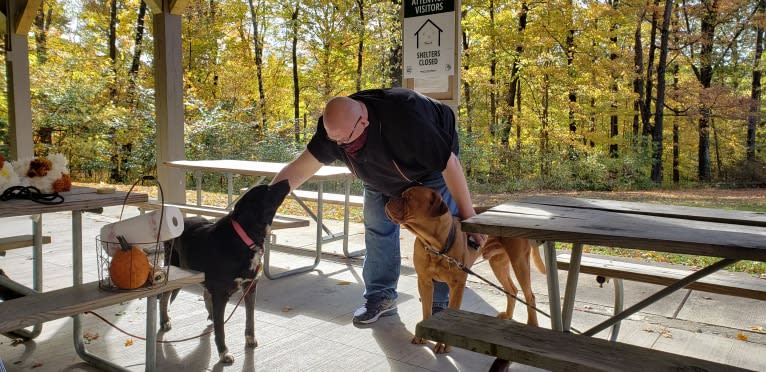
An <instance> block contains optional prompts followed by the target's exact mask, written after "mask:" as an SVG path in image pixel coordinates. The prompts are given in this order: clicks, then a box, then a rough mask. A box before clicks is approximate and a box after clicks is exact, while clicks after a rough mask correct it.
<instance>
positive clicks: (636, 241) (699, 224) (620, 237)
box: [419, 196, 766, 370]
mask: <svg viewBox="0 0 766 372" xmlns="http://www.w3.org/2000/svg"><path fill="white" fill-rule="evenodd" d="M462 228H463V231H466V232H477V233H483V234H488V235H495V236H504V237H515V238H527V239H535V240H540V241H544V242H545V249H544V253H545V255H544V256H545V263H546V268H547V270H546V279H547V287H548V288H547V289H548V298H549V300H550V317H551V328H552V329H553V330H554V331H562V332H565V333H570V332H571V331H572V330H571V320H572V313H573V309H574V299H575V294H576V293H575V292H576V288H577V281H578V276H579V273H580V264H581V261H582V258H583V257H582V251H583V245H584V244H589V245H597V246H605V247H619V248H628V249H639V250H650V251H659V252H670V253H677V254H688V255H697V256H711V257H717V258H720V259H719V260H718V261H716V262H714V263H713V264H711V265H709V266H707V267H704V268H701V269H700V270H698V271H694V272H691V273H690V274H689V275H686V276H684V277H681V278H679V279H678V280H675V281H674V282H672V283H671V284H668V285H667V286H666V287H664V288H662V289H660V290H659V291H658V292H657V293H654V294H652V295H650V296H649V297H647V298H645V299H644V300H641V301H639V302H638V303H636V304H634V305H632V306H630V307H629V308H627V309H624V310H622V311H620V312H617V313H616V314H614V315H612V316H610V317H608V319H606V320H605V321H603V322H601V323H599V324H597V325H595V326H592V327H591V328H590V329H587V330H585V331H583V332H582V335H583V336H593V335H595V334H597V333H599V332H600V331H602V330H604V329H606V328H608V327H610V326H612V325H614V324H616V323H618V322H619V321H621V320H623V319H625V318H627V317H628V316H630V315H631V314H634V313H636V312H637V311H640V310H641V309H643V308H645V307H646V306H649V305H650V304H652V303H655V302H656V301H658V300H660V299H662V298H665V297H666V296H668V295H670V294H671V293H673V292H675V291H677V290H679V289H681V288H684V287H686V286H688V285H690V284H692V283H695V282H697V281H698V280H700V279H702V278H705V277H706V276H708V275H711V274H713V273H715V272H718V271H719V270H722V269H724V268H725V267H727V266H729V265H731V264H733V263H735V262H737V261H740V260H755V261H762V262H763V261H766V214H765V213H760V212H745V211H728V210H727V211H724V210H718V209H711V208H696V207H683V206H672V205H658V204H649V203H636V202H623V201H614V200H595V199H583V198H570V197H551V196H536V197H532V198H527V199H523V200H521V201H516V202H507V203H503V204H501V205H498V206H496V207H493V208H491V209H489V210H488V211H486V212H484V213H481V214H479V215H477V216H474V217H471V218H469V219H467V220H465V221H463V222H462ZM556 242H559V243H570V244H571V246H572V251H571V254H570V255H568V256H567V257H568V258H569V263H568V266H567V268H568V270H569V272H568V274H567V279H566V287H565V293H564V299H563V304H562V302H561V297H560V293H559V282H558V281H559V279H558V273H557V270H556V268H557V260H556V249H555V243H556ZM764 285H766V283H764ZM760 287H761V288H759V289H758V292H759V293H763V285H761V286H760ZM440 315H441V314H436V315H435V316H434V317H432V318H431V319H429V320H426V321H424V322H422V323H421V325H419V332H421V333H422V334H424V335H427V336H432V337H434V336H438V337H441V338H440V340H444V339H449V340H452V341H455V340H460V341H459V342H461V343H462V346H464V347H465V346H468V347H469V348H470V349H471V350H485V352H488V351H491V350H496V351H497V353H498V354H500V353H501V351H499V350H503V351H502V353H505V354H504V355H505V356H506V357H508V358H511V357H515V358H521V357H520V356H518V355H525V356H524V357H523V358H525V359H523V360H522V362H526V363H529V364H531V365H535V366H538V367H542V368H551V367H556V366H559V367H561V366H562V365H566V366H567V368H575V367H577V366H579V367H585V368H607V369H611V368H615V367H616V366H619V365H620V364H619V360H620V359H619V358H618V359H617V360H618V362H617V364H611V365H608V364H604V360H605V358H604V356H605V353H606V351H605V350H604V347H609V345H610V344H614V345H615V346H614V350H609V353H612V351H615V350H618V349H619V350H620V351H619V353H617V354H621V355H622V356H621V357H620V358H621V359H623V360H624V359H630V355H631V354H635V355H636V356H638V355H643V353H644V350H640V349H641V348H629V350H627V349H623V345H624V344H622V343H619V342H612V343H608V342H607V343H606V344H604V343H602V342H601V341H603V340H598V339H593V341H592V342H591V341H587V342H584V341H585V340H584V339H582V338H580V340H582V341H583V342H582V345H581V346H582V347H583V348H587V347H592V350H591V351H590V352H588V351H585V350H581V351H580V352H579V354H578V359H577V360H573V359H571V358H572V357H571V356H569V357H567V356H566V355H564V354H565V353H556V352H555V350H553V351H552V350H551V349H550V348H547V347H546V346H544V345H542V344H540V345H538V346H530V343H527V342H526V340H521V341H520V340H513V341H509V338H510V337H511V334H510V333H509V334H507V335H505V337H504V336H503V335H502V334H495V333H498V332H497V329H501V328H502V329H508V330H510V329H511V328H513V329H514V330H516V328H518V327H520V326H519V325H509V326H507V327H506V326H505V325H501V324H498V325H496V326H497V328H495V329H487V330H486V331H485V332H474V333H475V334H477V335H476V336H475V337H472V336H467V335H469V334H470V332H473V331H472V329H473V328H475V325H472V324H473V323H471V322H475V321H477V319H476V317H474V316H473V315H470V314H463V313H460V314H454V313H448V314H444V316H441V317H440ZM461 316H462V317H465V318H466V321H465V327H464V328H465V330H464V331H455V330H454V329H455V328H457V327H458V326H457V325H456V322H458V321H462V320H461ZM477 316H478V315H477ZM432 319H433V320H432ZM482 321H484V322H488V320H486V319H484V320H482ZM440 322H443V323H444V324H439V323H440ZM447 323H449V324H447ZM514 323H515V322H514ZM450 327H452V328H451V329H450ZM493 331H495V332H493ZM458 332H461V333H460V334H459V335H458V334H457V333H458ZM530 332H531V331H530ZM535 332H536V331H535ZM539 337H549V338H550V341H551V342H565V343H570V342H574V341H567V340H569V339H568V338H567V339H562V337H561V336H557V335H556V334H555V333H554V334H549V335H548V336H545V335H540V336H539ZM566 337H569V335H567V336H566ZM577 337H581V336H579V335H578V336H577ZM480 338H481V340H479V339H480ZM489 340H491V341H489ZM474 341H478V342H474ZM455 342H458V341H455ZM530 342H531V341H530ZM548 344H550V343H548ZM543 349H545V350H543ZM509 350H510V351H509ZM657 353H659V352H657ZM498 354H496V355H498ZM618 357H619V355H618ZM517 361H518V360H517ZM560 363H563V364H560ZM653 363H657V364H656V367H657V368H659V369H664V368H666V367H668V366H671V367H670V368H675V367H673V366H676V367H677V366H687V367H689V366H704V365H706V361H702V360H694V359H689V360H678V359H675V356H673V355H667V353H665V354H657V356H656V358H655V359H654V360H651V361H650V360H648V359H646V361H645V362H644V364H643V366H642V365H636V366H633V367H635V368H639V369H640V368H646V369H650V370H651V369H652V367H651V366H653V365H654V364H653ZM710 367H711V368H713V369H718V368H721V366H716V365H711V366H710ZM622 368H627V369H631V368H629V367H628V366H627V365H622ZM706 368H707V367H706ZM724 368H726V367H724ZM732 368H733V367H732Z"/></svg>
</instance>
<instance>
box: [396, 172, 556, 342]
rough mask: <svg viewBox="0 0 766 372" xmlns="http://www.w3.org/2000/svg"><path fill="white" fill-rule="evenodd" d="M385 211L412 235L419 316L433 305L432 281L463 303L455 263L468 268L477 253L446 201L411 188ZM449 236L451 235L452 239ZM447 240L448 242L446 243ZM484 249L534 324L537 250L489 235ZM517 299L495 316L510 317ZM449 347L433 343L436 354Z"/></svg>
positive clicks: (462, 277)
mask: <svg viewBox="0 0 766 372" xmlns="http://www.w3.org/2000/svg"><path fill="white" fill-rule="evenodd" d="M386 214H387V215H388V217H389V218H390V219H391V220H392V221H393V222H394V223H397V224H400V225H401V226H403V227H405V228H406V229H408V230H409V231H410V232H412V233H413V234H415V250H414V253H413V263H414V266H415V271H416V272H417V274H418V292H419V294H420V302H421V306H422V308H423V319H428V318H429V317H431V315H432V314H431V305H432V303H433V280H437V281H440V282H444V283H447V285H448V286H449V305H448V307H449V308H451V309H459V308H460V305H461V303H462V301H463V290H464V289H465V284H466V279H467V278H468V274H467V273H466V272H464V271H463V270H461V269H460V268H459V267H457V265H455V264H453V263H450V259H448V258H447V257H449V258H451V259H452V260H453V261H456V262H459V263H461V264H462V265H464V266H466V267H471V266H472V265H473V263H474V262H475V261H476V259H477V258H478V257H479V255H480V254H481V253H480V252H479V250H478V249H473V248H471V247H469V245H468V236H467V234H466V233H464V232H462V230H461V229H460V221H459V220H458V218H457V217H454V216H452V215H451V214H450V211H449V208H448V207H447V204H445V203H444V201H443V200H442V198H441V195H439V193H437V192H436V191H434V190H432V189H430V188H427V187H422V186H415V187H411V188H409V189H407V190H405V191H404V193H402V197H401V198H392V199H391V200H389V202H388V203H386ZM450 235H452V238H450ZM449 241H451V243H450V244H448V243H449ZM482 251H484V252H486V253H485V257H486V258H488V259H489V262H490V266H491V267H492V271H493V272H494V274H495V276H496V277H497V278H498V280H500V282H501V283H502V285H503V288H505V289H506V290H507V291H509V292H511V293H513V294H514V295H516V293H518V290H517V289H516V287H515V286H514V285H513V282H512V281H511V277H510V273H509V270H510V267H513V269H514V271H515V272H516V277H517V279H518V280H519V284H520V285H521V287H522V291H523V292H524V296H525V298H526V300H527V303H528V304H529V308H528V312H529V317H528V323H529V324H534V325H537V314H536V313H535V310H534V309H532V308H531V307H532V306H534V305H535V298H534V294H533V293H532V287H531V279H530V272H529V258H530V252H534V253H535V254H534V257H535V266H536V267H537V268H538V269H540V270H541V271H545V266H544V264H543V262H542V259H540V256H539V254H538V253H537V250H536V249H532V248H531V246H530V244H529V241H528V240H526V239H511V238H499V237H490V238H489V239H488V241H487V244H486V245H485V247H484V249H482ZM434 252H439V253H441V255H439V254H436V253H434ZM515 305H516V300H515V299H514V298H513V297H510V296H508V304H507V306H506V311H505V312H502V313H500V314H499V315H498V316H499V317H501V318H504V319H508V318H510V317H511V316H513V309H514V307H515ZM412 343H415V344H423V343H425V340H423V339H422V338H420V337H417V336H416V337H414V338H413V339H412ZM447 351H449V347H448V346H447V345H444V344H443V343H437V344H436V346H434V352H436V353H445V352H447Z"/></svg>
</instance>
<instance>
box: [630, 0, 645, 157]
mask: <svg viewBox="0 0 766 372" xmlns="http://www.w3.org/2000/svg"><path fill="white" fill-rule="evenodd" d="M645 14H646V7H644V8H643V9H642V10H641V13H640V14H639V15H638V24H637V25H636V31H635V33H634V34H633V68H634V70H635V76H636V77H635V78H634V79H633V93H635V94H636V97H637V98H636V100H635V101H634V102H633V110H634V114H633V141H634V142H633V145H636V142H635V141H636V140H637V139H638V136H639V134H640V133H641V132H640V128H641V123H644V122H647V121H648V119H644V114H645V112H644V106H645V105H646V97H644V78H643V76H644V47H643V43H642V42H641V26H642V24H643V23H644V15H645Z"/></svg>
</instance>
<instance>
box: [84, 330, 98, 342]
mask: <svg viewBox="0 0 766 372" xmlns="http://www.w3.org/2000/svg"><path fill="white" fill-rule="evenodd" d="M82 338H84V339H85V340H86V341H93V340H98V333H90V332H85V334H84V335H82Z"/></svg>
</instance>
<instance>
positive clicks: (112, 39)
mask: <svg viewBox="0 0 766 372" xmlns="http://www.w3.org/2000/svg"><path fill="white" fill-rule="evenodd" d="M107 39H108V40H109V41H108V43H109V45H108V46H109V61H110V62H111V63H112V66H111V67H112V73H113V74H114V76H115V77H116V76H117V0H111V1H110V3H109V35H108V38H107ZM109 98H110V99H111V100H112V101H114V100H115V99H117V86H116V80H115V81H114V82H113V83H112V84H110V87H109Z"/></svg>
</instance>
